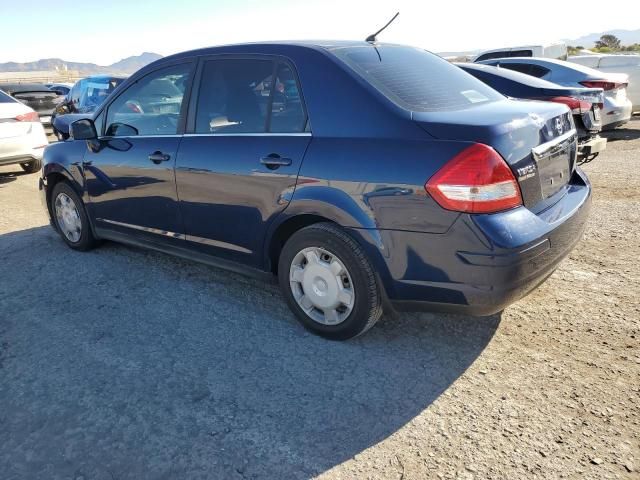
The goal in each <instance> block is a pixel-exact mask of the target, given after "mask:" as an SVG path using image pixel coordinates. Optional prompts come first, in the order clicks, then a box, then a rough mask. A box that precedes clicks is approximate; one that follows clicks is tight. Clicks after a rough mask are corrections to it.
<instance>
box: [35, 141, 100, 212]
mask: <svg viewBox="0 0 640 480" xmlns="http://www.w3.org/2000/svg"><path fill="white" fill-rule="evenodd" d="M86 149H87V145H86V142H84V141H68V142H59V143H54V144H52V145H49V146H48V147H47V148H46V149H45V151H44V154H43V157H42V177H43V179H45V180H48V178H49V177H50V176H51V175H52V174H60V175H62V176H63V177H64V178H65V179H66V180H67V181H68V182H69V183H70V184H71V186H72V187H73V189H74V190H75V191H76V193H77V194H78V195H79V196H80V198H82V200H83V202H85V203H87V202H88V201H89V198H88V195H87V189H86V187H85V179H84V172H83V169H82V160H83V159H84V153H85V152H86ZM47 183H48V182H47Z"/></svg>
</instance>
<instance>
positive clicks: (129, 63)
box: [0, 52, 162, 75]
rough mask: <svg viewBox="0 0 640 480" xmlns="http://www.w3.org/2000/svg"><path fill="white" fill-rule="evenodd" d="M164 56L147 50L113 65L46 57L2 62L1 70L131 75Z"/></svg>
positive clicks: (0, 64)
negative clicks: (70, 71)
mask: <svg viewBox="0 0 640 480" xmlns="http://www.w3.org/2000/svg"><path fill="white" fill-rule="evenodd" d="M159 58H162V55H158V54H157V53H149V52H145V53H143V54H142V55H136V56H133V57H127V58H124V59H122V60H120V61H119V62H116V63H114V64H112V65H108V66H101V65H96V64H95V63H80V62H67V61H66V60H61V59H59V58H45V59H43V60H37V61H35V62H27V63H17V62H7V63H0V72H34V71H43V70H46V71H52V70H77V71H79V72H80V73H81V74H83V75H96V74H99V73H108V74H125V75H130V74H132V73H133V72H135V71H136V70H139V69H140V68H142V67H144V66H145V65H148V64H149V63H151V62H153V61H155V60H158V59H159Z"/></svg>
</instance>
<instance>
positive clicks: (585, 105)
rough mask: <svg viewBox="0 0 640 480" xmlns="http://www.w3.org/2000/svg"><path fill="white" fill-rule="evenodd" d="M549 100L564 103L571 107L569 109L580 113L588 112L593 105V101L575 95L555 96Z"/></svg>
mask: <svg viewBox="0 0 640 480" xmlns="http://www.w3.org/2000/svg"><path fill="white" fill-rule="evenodd" d="M549 101H551V102H555V103H563V104H565V105H566V106H567V107H569V110H571V113H578V114H579V113H585V112H588V111H589V110H591V105H592V103H591V102H589V101H587V100H582V99H580V98H574V97H553V98H550V99H549ZM600 108H602V107H600Z"/></svg>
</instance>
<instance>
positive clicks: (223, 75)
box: [176, 56, 311, 266]
mask: <svg viewBox="0 0 640 480" xmlns="http://www.w3.org/2000/svg"><path fill="white" fill-rule="evenodd" d="M197 78H198V80H197V81H196V85H195V86H194V94H193V95H192V97H191V105H190V109H189V123H188V127H187V133H186V134H185V136H184V139H183V141H182V143H181V145H180V150H179V153H178V158H177V160H176V183H177V189H178V197H179V199H180V211H181V213H182V218H183V220H184V225H185V231H186V239H187V242H188V243H189V244H190V246H191V247H192V248H195V249H197V250H199V251H201V252H202V253H207V254H212V255H216V256H220V257H223V258H225V259H227V260H233V261H237V262H241V263H245V264H248V265H251V266H259V265H260V262H261V260H262V247H263V240H264V235H265V231H266V229H267V226H268V225H269V223H270V222H271V221H272V220H273V218H274V217H275V216H276V215H277V214H278V213H279V212H281V211H282V210H283V209H284V208H286V206H287V204H288V194H290V193H292V192H293V189H294V188H295V184H296V179H297V175H298V171H299V169H300V165H301V162H302V159H303V157H304V153H305V151H306V149H307V146H308V144H309V142H310V140H311V133H310V132H309V131H308V129H307V114H306V109H305V107H304V102H303V98H302V92H301V89H300V85H299V82H298V80H297V76H296V74H295V71H294V68H293V66H292V65H291V64H289V63H287V62H284V61H282V60H279V59H276V58H272V57H265V56H260V57H242V56H240V57H235V56H234V57H232V58H230V57H228V56H227V57H224V58H221V57H209V58H204V59H202V60H201V62H200V65H199V68H198V74H197ZM196 92H197V93H196Z"/></svg>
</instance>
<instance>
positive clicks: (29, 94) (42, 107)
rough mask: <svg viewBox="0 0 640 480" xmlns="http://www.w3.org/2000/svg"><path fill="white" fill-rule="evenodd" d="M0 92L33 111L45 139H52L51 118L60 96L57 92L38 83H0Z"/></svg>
mask: <svg viewBox="0 0 640 480" xmlns="http://www.w3.org/2000/svg"><path fill="white" fill-rule="evenodd" d="M0 90H2V91H4V92H5V93H7V94H9V95H11V96H12V97H13V98H15V99H16V100H18V101H20V102H22V103H24V104H25V105H27V106H28V107H31V108H32V109H33V110H35V112H36V113H37V114H38V116H39V117H40V121H41V122H42V126H43V127H44V131H45V133H46V134H47V137H50V138H53V136H54V132H53V126H52V123H51V117H52V115H53V112H54V109H55V107H56V105H57V104H58V102H59V101H60V95H58V93H57V92H54V91H52V90H49V88H47V86H46V85H43V84H39V83H0Z"/></svg>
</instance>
